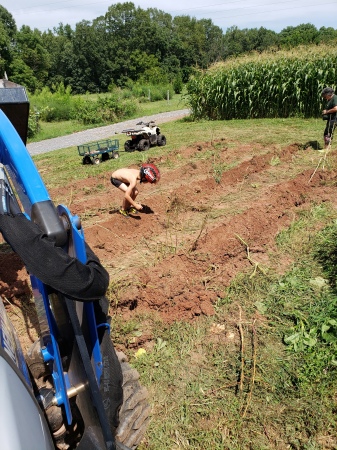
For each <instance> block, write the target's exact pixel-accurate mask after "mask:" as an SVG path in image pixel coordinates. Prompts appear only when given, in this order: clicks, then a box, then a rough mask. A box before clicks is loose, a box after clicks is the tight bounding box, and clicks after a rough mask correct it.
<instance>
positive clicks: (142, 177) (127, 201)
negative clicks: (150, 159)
mask: <svg viewBox="0 0 337 450" xmlns="http://www.w3.org/2000/svg"><path fill="white" fill-rule="evenodd" d="M159 180H160V172H159V169H158V167H156V166H155V165H154V164H150V163H149V164H142V166H141V167H140V169H127V168H124V169H117V170H115V172H113V173H112V174H111V183H112V184H113V185H114V186H115V187H116V188H118V189H120V190H121V191H123V192H124V199H123V204H122V209H120V210H119V212H120V214H122V215H123V216H125V217H129V214H130V213H131V214H134V213H136V212H137V211H141V210H142V209H143V206H142V205H141V204H140V203H137V202H136V198H137V195H138V194H139V191H138V189H137V183H138V182H140V183H157V182H158V181H159Z"/></svg>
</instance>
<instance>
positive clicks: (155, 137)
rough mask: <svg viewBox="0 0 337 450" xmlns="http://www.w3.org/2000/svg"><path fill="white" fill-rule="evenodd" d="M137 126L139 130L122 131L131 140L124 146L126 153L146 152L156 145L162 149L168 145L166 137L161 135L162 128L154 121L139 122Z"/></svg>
mask: <svg viewBox="0 0 337 450" xmlns="http://www.w3.org/2000/svg"><path fill="white" fill-rule="evenodd" d="M137 126H139V128H128V129H126V130H123V131H122V133H125V134H126V135H127V136H128V137H129V138H130V139H128V140H127V141H126V142H125V144H124V150H125V151H126V152H133V151H134V150H139V151H144V150H148V149H149V148H150V147H153V146H155V145H158V146H160V147H162V146H164V145H166V137H165V136H164V135H163V134H161V133H160V128H159V127H158V126H157V125H156V123H155V122H154V121H150V122H147V123H145V122H138V123H137Z"/></svg>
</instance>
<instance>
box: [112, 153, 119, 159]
mask: <svg viewBox="0 0 337 450" xmlns="http://www.w3.org/2000/svg"><path fill="white" fill-rule="evenodd" d="M111 158H112V159H117V158H119V153H118V152H112V154H111Z"/></svg>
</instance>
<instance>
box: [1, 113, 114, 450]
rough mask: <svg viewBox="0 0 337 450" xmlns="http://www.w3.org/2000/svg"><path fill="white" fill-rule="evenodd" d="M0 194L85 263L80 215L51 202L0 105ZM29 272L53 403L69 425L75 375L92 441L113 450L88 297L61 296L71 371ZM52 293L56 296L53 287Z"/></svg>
mask: <svg viewBox="0 0 337 450" xmlns="http://www.w3.org/2000/svg"><path fill="white" fill-rule="evenodd" d="M1 183H2V184H1ZM1 187H2V189H1ZM8 191H11V195H10V196H11V197H12V201H11V202H9V203H8V202H6V200H5V197H6V195H7V197H8ZM0 193H1V195H2V197H1V198H0V201H2V204H3V208H2V209H3V210H4V211H5V212H6V208H9V209H10V210H9V211H8V213H10V214H18V213H19V214H20V213H23V214H24V215H25V216H26V218H27V219H28V220H29V221H31V222H33V223H34V224H36V225H37V226H38V227H39V229H40V230H41V232H42V233H43V234H45V235H46V236H47V237H48V239H50V240H51V241H52V242H54V243H55V245H56V246H57V247H58V248H62V249H63V250H64V251H65V252H67V253H68V254H70V255H71V256H72V257H73V258H77V259H78V260H79V261H80V262H81V263H83V264H85V263H86V258H87V253H86V243H85V239H84V233H83V230H82V227H81V224H80V221H79V218H78V217H77V216H72V215H71V213H70V211H69V210H68V209H67V207H65V206H63V205H59V206H58V207H57V208H56V207H55V205H54V204H53V202H52V200H51V198H50V197H49V194H48V191H47V189H46V187H45V185H44V182H43V180H42V178H41V176H40V174H39V172H38V170H37V168H36V166H35V164H34V162H33V160H32V158H31V156H30V155H29V152H28V150H27V148H26V146H25V144H24V142H23V141H22V139H21V138H20V136H19V134H18V133H17V131H16V129H15V128H14V126H13V125H12V123H11V121H10V120H9V119H8V118H7V116H6V115H5V114H4V112H3V111H2V110H0ZM13 195H14V197H15V200H14V201H13ZM8 205H10V206H8ZM0 231H1V230H0ZM42 264H43V262H42ZM30 277H31V284H32V290H33V295H34V298H35V303H36V305H37V309H38V316H39V321H40V326H41V325H42V339H43V342H42V343H41V350H42V354H43V359H44V361H45V362H46V363H48V364H50V365H51V367H52V378H53V382H54V391H55V395H54V402H55V403H56V404H57V405H58V406H61V407H62V408H64V411H65V416H66V419H67V423H68V424H71V423H72V421H73V416H72V409H71V404H70V402H71V400H70V397H71V396H72V395H74V394H73V392H74V391H75V392H76V386H75V389H74V386H73V384H74V380H75V382H76V380H77V379H80V381H81V382H80V383H79V384H80V386H81V387H80V390H81V389H82V390H87V391H89V394H88V393H87V396H86V397H85V396H84V398H87V399H88V398H91V401H92V404H91V405H90V407H89V405H88V408H89V409H90V408H92V412H91V413H90V414H89V416H88V419H87V422H88V424H89V426H88V428H92V429H96V430H97V428H99V431H97V433H98V435H99V436H96V438H97V441H98V442H104V445H105V447H104V448H106V449H111V450H113V449H115V448H116V447H115V440H114V437H113V435H112V432H111V430H110V429H109V425H108V423H107V419H106V417H105V412H104V407H103V406H102V401H101V400H100V398H99V397H100V394H99V389H98V385H99V382H100V378H101V375H102V370H103V363H102V355H101V352H100V345H99V340H98V333H97V327H98V325H97V324H96V318H95V312H94V304H93V302H91V301H89V302H80V301H76V299H74V298H72V299H69V298H67V296H64V295H63V299H64V301H65V304H66V305H67V308H68V313H69V317H70V322H71V324H72V326H73V328H74V335H75V337H76V339H75V340H76V342H77V344H78V351H77V353H78V355H79V356H77V358H80V360H81V365H80V367H81V372H84V373H80V374H79V373H77V374H76V373H75V375H72V374H69V373H67V372H66V371H65V370H64V368H63V363H62V357H61V355H60V350H59V345H58V341H57V340H58V333H59V331H58V323H57V319H55V317H54V315H53V311H52V308H51V307H50V303H49V294H50V292H51V288H50V286H48V285H45V284H44V283H43V282H42V281H41V280H40V279H38V278H37V277H35V275H34V274H30ZM54 294H55V292H54ZM56 294H57V295H59V293H58V292H56ZM84 321H85V325H84V331H83V327H82V325H83V323H84ZM99 326H102V324H99ZM107 327H108V325H107ZM88 343H89V344H88ZM86 347H88V348H86ZM74 366H75V369H73V371H74V372H76V370H79V369H78V367H79V365H78V364H77V365H74ZM70 392H72V394H71V395H69V393H70ZM84 409H85V408H84ZM94 416H95V417H94ZM97 425H98V426H97ZM99 445H102V444H99ZM97 448H103V447H97Z"/></svg>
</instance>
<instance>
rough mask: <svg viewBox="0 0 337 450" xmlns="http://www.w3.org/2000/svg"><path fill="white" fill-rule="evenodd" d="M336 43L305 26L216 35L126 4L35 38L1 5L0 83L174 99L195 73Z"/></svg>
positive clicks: (209, 25)
mask: <svg viewBox="0 0 337 450" xmlns="http://www.w3.org/2000/svg"><path fill="white" fill-rule="evenodd" d="M336 41H337V30H335V29H333V28H331V27H329V28H325V27H322V28H320V29H317V28H316V27H315V26H314V25H312V24H302V25H299V26H296V27H292V26H289V27H286V28H284V29H283V30H282V31H281V32H280V33H276V32H274V31H272V30H268V29H266V28H263V27H260V28H253V29H241V30H240V29H239V28H238V27H236V26H233V27H231V28H229V29H227V30H226V32H223V31H222V29H221V28H220V27H218V26H216V25H214V24H213V22H212V20H210V19H201V20H197V19H196V18H194V17H190V16H187V15H182V16H175V17H172V16H171V15H170V14H168V13H166V12H164V11H162V10H158V9H156V8H149V9H146V10H144V9H142V8H140V7H136V6H135V5H134V4H133V3H132V2H126V3H117V4H113V5H111V6H110V7H109V8H108V10H107V12H106V14H105V15H104V16H100V17H97V18H96V19H94V20H93V21H86V20H82V21H80V22H78V23H77V24H76V25H75V27H74V28H72V27H71V26H70V25H67V24H62V23H61V24H59V25H58V26H57V27H55V28H53V30H48V31H45V32H41V31H40V30H38V29H36V28H35V29H31V28H30V27H29V26H27V25H23V26H22V27H21V28H20V29H17V26H16V23H15V20H14V18H13V16H12V15H11V14H10V12H9V11H8V10H7V9H6V8H4V7H3V6H1V5H0V77H3V76H5V74H6V75H7V77H8V78H9V79H10V80H11V81H14V82H16V83H19V84H22V85H24V86H25V87H26V88H27V89H28V90H29V91H30V92H31V93H34V92H36V91H39V90H41V89H42V88H43V87H45V86H47V87H49V88H50V89H51V90H53V89H57V86H59V85H60V84H63V85H64V86H66V87H68V86H70V87H71V90H72V93H75V94H81V93H86V92H89V93H95V92H96V93H97V92H108V91H110V90H112V89H113V88H114V87H116V86H117V87H121V88H123V87H127V86H130V85H131V84H133V83H136V82H141V83H142V82H143V83H152V84H154V85H156V84H159V83H162V84H171V85H172V86H174V89H175V90H176V92H179V90H180V89H181V86H182V85H183V83H186V82H187V81H188V80H189V78H190V75H191V74H192V73H193V72H194V71H195V70H196V69H206V68H208V67H209V66H210V65H212V64H214V63H215V62H219V61H225V60H226V59H228V58H230V57H233V56H239V55H242V54H243V53H247V52H252V51H254V52H263V51H265V50H267V49H271V48H273V49H275V50H276V51H277V50H280V49H289V48H292V47H296V46H298V45H312V44H321V43H331V42H336Z"/></svg>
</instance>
